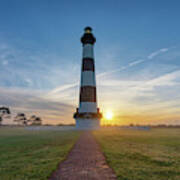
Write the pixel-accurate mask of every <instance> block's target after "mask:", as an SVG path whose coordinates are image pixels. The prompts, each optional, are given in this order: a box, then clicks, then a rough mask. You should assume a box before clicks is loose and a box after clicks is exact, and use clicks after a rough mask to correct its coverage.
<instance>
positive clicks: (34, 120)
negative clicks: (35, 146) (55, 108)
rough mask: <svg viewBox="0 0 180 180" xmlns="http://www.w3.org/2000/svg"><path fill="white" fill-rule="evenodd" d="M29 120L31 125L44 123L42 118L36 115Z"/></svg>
mask: <svg viewBox="0 0 180 180" xmlns="http://www.w3.org/2000/svg"><path fill="white" fill-rule="evenodd" d="M28 121H29V122H31V125H41V124H42V119H41V118H40V117H37V116H35V115H32V116H31V117H30V118H29V120H28Z"/></svg>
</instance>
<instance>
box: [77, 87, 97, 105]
mask: <svg viewBox="0 0 180 180" xmlns="http://www.w3.org/2000/svg"><path fill="white" fill-rule="evenodd" d="M80 102H96V87H93V86H83V87H81V90H80Z"/></svg>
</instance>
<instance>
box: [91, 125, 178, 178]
mask: <svg viewBox="0 0 180 180" xmlns="http://www.w3.org/2000/svg"><path fill="white" fill-rule="evenodd" d="M93 133H94V135H95V137H96V139H97V141H98V142H99V144H100V146H101V148H102V151H103V152H104V154H105V156H106V158H107V162H108V164H109V165H110V166H111V167H112V168H113V169H114V171H115V173H116V174H117V176H118V179H119V180H180V129H168V128H167V129H166V128H164V129H163V128H162V129H156V128H154V129H151V130H149V131H145V130H130V129H120V128H119V129H118V128H111V129H108V128H105V129H103V130H100V131H94V132H93Z"/></svg>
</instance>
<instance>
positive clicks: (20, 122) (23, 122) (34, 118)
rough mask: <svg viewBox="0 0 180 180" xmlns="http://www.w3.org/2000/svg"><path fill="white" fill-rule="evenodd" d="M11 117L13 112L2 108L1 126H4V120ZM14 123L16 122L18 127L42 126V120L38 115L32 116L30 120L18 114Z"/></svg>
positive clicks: (0, 109) (0, 110) (22, 114)
mask: <svg viewBox="0 0 180 180" xmlns="http://www.w3.org/2000/svg"><path fill="white" fill-rule="evenodd" d="M10 117H11V111H10V109H9V108H8V107H0V125H1V124H2V121H3V119H4V118H10ZM13 121H14V122H16V123H17V124H18V125H41V124H42V119H41V118H40V117H38V116H36V115H32V116H30V118H27V117H26V115H25V114H24V113H17V115H16V116H15V118H14V120H13Z"/></svg>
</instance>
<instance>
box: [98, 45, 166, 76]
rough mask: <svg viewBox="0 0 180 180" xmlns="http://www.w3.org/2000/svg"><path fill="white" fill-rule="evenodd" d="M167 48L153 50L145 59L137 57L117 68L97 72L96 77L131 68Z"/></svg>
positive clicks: (163, 51)
mask: <svg viewBox="0 0 180 180" xmlns="http://www.w3.org/2000/svg"><path fill="white" fill-rule="evenodd" d="M169 49H170V48H162V49H159V50H157V51H154V52H152V53H151V54H149V55H148V56H147V57H146V58H145V59H139V60H135V61H132V62H130V63H129V64H127V65H126V66H122V67H120V68H117V69H114V70H111V71H108V72H104V73H101V74H98V75H97V77H98V78H100V77H103V76H108V75H111V74H113V73H117V72H121V71H124V70H126V69H128V68H131V67H133V66H136V65H138V64H141V63H144V62H145V61H148V60H152V59H153V58H155V57H156V56H158V55H160V54H162V53H165V52H167V51H169Z"/></svg>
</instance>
